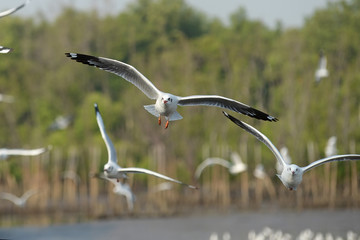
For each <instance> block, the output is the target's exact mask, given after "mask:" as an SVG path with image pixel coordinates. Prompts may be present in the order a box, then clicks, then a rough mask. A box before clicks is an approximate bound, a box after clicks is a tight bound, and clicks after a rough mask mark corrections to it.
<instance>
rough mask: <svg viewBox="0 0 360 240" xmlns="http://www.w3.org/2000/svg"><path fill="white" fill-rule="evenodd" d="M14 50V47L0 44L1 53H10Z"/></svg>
mask: <svg viewBox="0 0 360 240" xmlns="http://www.w3.org/2000/svg"><path fill="white" fill-rule="evenodd" d="M11 51H12V48H8V47H4V46H0V53H9V52H11Z"/></svg>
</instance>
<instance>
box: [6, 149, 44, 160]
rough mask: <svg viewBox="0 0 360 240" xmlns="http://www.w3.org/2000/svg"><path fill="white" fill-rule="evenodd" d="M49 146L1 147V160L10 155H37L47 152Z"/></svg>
mask: <svg viewBox="0 0 360 240" xmlns="http://www.w3.org/2000/svg"><path fill="white" fill-rule="evenodd" d="M48 149H49V148H36V149H7V148H0V160H5V159H7V158H8V157H9V156H15V155H18V156H36V155H40V154H42V153H44V152H46V151H47V150H48Z"/></svg>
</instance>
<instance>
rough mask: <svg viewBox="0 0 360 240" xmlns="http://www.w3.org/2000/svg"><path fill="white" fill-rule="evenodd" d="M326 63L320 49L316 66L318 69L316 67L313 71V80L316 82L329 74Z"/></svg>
mask: <svg viewBox="0 0 360 240" xmlns="http://www.w3.org/2000/svg"><path fill="white" fill-rule="evenodd" d="M326 63H327V60H326V57H325V56H324V53H323V52H322V51H321V52H320V60H319V67H318V69H316V72H315V80H316V82H317V83H318V82H320V81H321V79H322V78H325V77H328V76H329V72H328V70H327V69H326Z"/></svg>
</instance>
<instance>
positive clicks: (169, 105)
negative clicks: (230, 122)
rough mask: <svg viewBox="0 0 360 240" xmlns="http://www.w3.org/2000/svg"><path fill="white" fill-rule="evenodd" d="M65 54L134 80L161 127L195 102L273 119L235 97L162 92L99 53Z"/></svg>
mask: <svg viewBox="0 0 360 240" xmlns="http://www.w3.org/2000/svg"><path fill="white" fill-rule="evenodd" d="M65 55H66V56H67V57H69V58H71V59H72V60H75V61H77V62H80V63H83V64H87V65H90V66H95V67H97V68H100V69H102V70H105V71H107V72H111V73H114V74H116V75H118V76H120V77H122V78H124V79H125V80H126V81H128V82H130V83H132V84H134V85H135V86H136V87H137V88H139V89H140V90H141V91H142V92H143V93H144V94H145V95H146V96H147V97H148V98H150V99H155V100H156V103H155V104H152V105H146V106H144V107H145V109H146V110H147V111H148V112H149V113H151V114H152V115H154V116H155V117H157V118H158V123H159V125H161V116H164V117H165V120H166V124H165V128H167V127H168V126H169V121H175V120H180V119H182V116H181V115H180V114H179V113H178V112H177V111H176V109H177V106H178V105H180V106H195V105H206V106H216V107H220V108H225V109H229V110H232V111H235V112H238V113H242V114H245V115H248V116H250V117H253V118H257V119H261V120H267V121H277V119H276V118H275V117H272V116H269V115H268V114H266V113H264V112H261V111H259V110H257V109H254V108H252V107H250V106H248V105H245V104H243V103H241V102H238V101H235V100H233V99H230V98H226V97H222V96H217V95H194V96H187V97H180V96H175V95H173V94H170V93H164V92H162V91H160V90H159V89H157V88H156V87H155V85H154V84H153V83H152V82H151V81H150V80H149V79H147V78H146V77H145V76H144V75H142V74H141V73H140V72H139V71H138V70H136V69H135V68H134V67H133V66H131V65H128V64H126V63H123V62H120V61H117V60H113V59H109V58H103V57H94V56H89V55H84V54H79V53H65Z"/></svg>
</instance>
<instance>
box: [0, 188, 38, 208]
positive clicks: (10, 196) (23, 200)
mask: <svg viewBox="0 0 360 240" xmlns="http://www.w3.org/2000/svg"><path fill="white" fill-rule="evenodd" d="M37 192H38V191H37V190H35V189H31V190H29V191H27V192H25V193H24V194H23V195H22V196H21V197H17V196H15V195H13V194H11V193H5V192H1V193H0V199H5V200H9V201H11V202H12V203H14V204H15V205H16V206H18V207H21V208H23V207H25V205H26V202H27V200H28V199H29V198H30V197H31V196H33V195H34V194H35V193H37Z"/></svg>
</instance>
